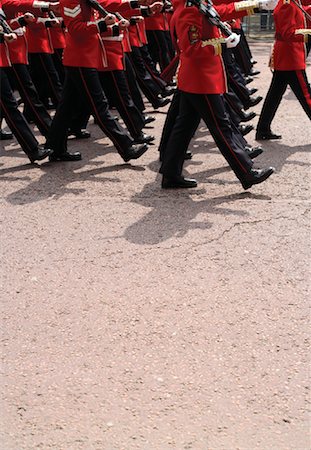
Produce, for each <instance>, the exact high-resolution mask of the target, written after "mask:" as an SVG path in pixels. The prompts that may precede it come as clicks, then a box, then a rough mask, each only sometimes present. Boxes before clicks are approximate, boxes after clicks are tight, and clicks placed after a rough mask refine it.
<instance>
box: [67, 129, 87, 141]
mask: <svg viewBox="0 0 311 450" xmlns="http://www.w3.org/2000/svg"><path fill="white" fill-rule="evenodd" d="M68 136H74V137H75V138H76V139H88V138H90V137H91V133H90V132H89V131H87V130H86V129H85V128H82V129H81V130H68Z"/></svg>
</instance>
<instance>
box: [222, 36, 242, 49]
mask: <svg viewBox="0 0 311 450" xmlns="http://www.w3.org/2000/svg"><path fill="white" fill-rule="evenodd" d="M240 38H241V36H240V35H239V34H236V33H232V34H231V35H230V36H229V37H227V38H226V39H225V42H226V46H227V48H234V47H236V46H237V45H238V43H239V42H240Z"/></svg>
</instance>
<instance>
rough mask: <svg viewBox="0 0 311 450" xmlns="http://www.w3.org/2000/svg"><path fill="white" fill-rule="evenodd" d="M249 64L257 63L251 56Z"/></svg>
mask: <svg viewBox="0 0 311 450" xmlns="http://www.w3.org/2000/svg"><path fill="white" fill-rule="evenodd" d="M251 64H252V65H253V66H254V65H255V64H257V61H256V60H255V59H253V58H251Z"/></svg>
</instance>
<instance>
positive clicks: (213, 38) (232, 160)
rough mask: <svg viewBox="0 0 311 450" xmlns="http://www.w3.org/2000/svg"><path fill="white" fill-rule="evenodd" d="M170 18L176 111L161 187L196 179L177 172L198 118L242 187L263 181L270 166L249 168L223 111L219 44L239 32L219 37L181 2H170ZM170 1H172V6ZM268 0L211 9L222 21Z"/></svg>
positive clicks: (234, 38) (189, 184)
mask: <svg viewBox="0 0 311 450" xmlns="http://www.w3.org/2000/svg"><path fill="white" fill-rule="evenodd" d="M175 4H176V9H175V12H174V14H173V18H172V20H173V21H174V26H175V30H176V34H177V39H178V45H179V48H180V66H179V71H178V88H179V90H180V106H179V114H178V117H177V120H176V122H175V126H174V128H173V131H172V133H171V136H170V138H169V141H168V143H167V149H166V151H165V152H164V155H163V161H162V166H161V169H160V172H161V173H162V174H163V179H162V188H164V189H166V188H192V187H196V186H197V182H196V180H193V179H187V178H184V177H183V176H182V166H183V162H184V157H185V154H186V151H187V147H188V145H189V142H190V140H191V137H192V134H193V132H194V131H195V126H196V125H197V123H198V118H202V119H203V120H204V121H205V123H206V125H207V126H208V128H209V130H210V133H211V135H212V136H213V138H214V140H215V142H216V144H217V146H218V148H219V149H220V151H221V153H222V154H223V156H224V157H225V158H226V160H227V162H228V163H229V165H230V166H231V168H232V170H233V171H234V173H235V174H236V176H237V178H238V179H239V180H240V182H241V184H242V186H243V188H244V189H248V188H250V187H251V186H252V185H254V184H258V183H261V182H263V181H264V180H266V179H267V178H268V177H269V176H270V175H271V174H272V173H273V171H274V169H273V168H272V167H269V168H266V169H261V170H255V169H253V168H252V160H251V158H250V157H249V155H248V154H247V153H246V152H245V150H244V148H243V145H241V144H240V143H239V142H238V141H237V140H236V139H235V137H234V135H233V131H232V128H231V126H230V121H229V119H228V117H227V115H226V112H225V107H224V102H223V98H222V94H223V93H224V92H225V90H226V82H225V74H224V69H223V64H222V59H221V55H220V53H221V43H222V42H226V45H227V46H228V47H231V48H232V47H234V46H235V45H237V44H238V42H239V37H238V36H237V35H236V34H232V35H231V36H230V37H229V38H227V39H226V40H224V38H222V37H221V36H220V32H219V29H218V28H217V27H216V26H215V25H213V24H211V23H210V22H209V21H208V19H207V17H205V16H204V15H203V14H202V13H201V12H199V10H198V9H197V8H195V7H187V6H185V5H184V3H183V2H182V1H181V0H178V1H176V3H175ZM175 4H174V6H175ZM262 5H264V6H265V8H267V7H270V8H271V7H273V6H274V4H273V6H272V5H271V6H270V2H269V1H263V2H261V3H259V2H255V1H254V2H252V7H251V6H250V2H245V3H244V2H238V3H235V4H229V5H220V6H218V7H217V11H219V14H220V15H221V17H223V18H224V19H225V20H227V19H232V18H234V17H241V16H243V15H246V14H247V12H248V9H250V10H251V11H253V9H254V8H256V7H259V6H262Z"/></svg>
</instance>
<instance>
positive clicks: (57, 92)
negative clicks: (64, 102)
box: [29, 53, 62, 105]
mask: <svg viewBox="0 0 311 450" xmlns="http://www.w3.org/2000/svg"><path fill="white" fill-rule="evenodd" d="M29 62H30V74H31V78H32V81H33V82H34V85H35V86H36V88H37V91H38V94H39V97H40V100H41V101H42V102H43V103H45V104H46V102H47V100H48V98H50V97H51V99H52V100H53V103H54V104H55V105H57V104H58V102H59V100H60V97H61V93H62V85H61V82H60V80H59V76H58V73H57V70H56V69H55V65H54V61H53V57H52V54H50V53H29Z"/></svg>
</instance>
